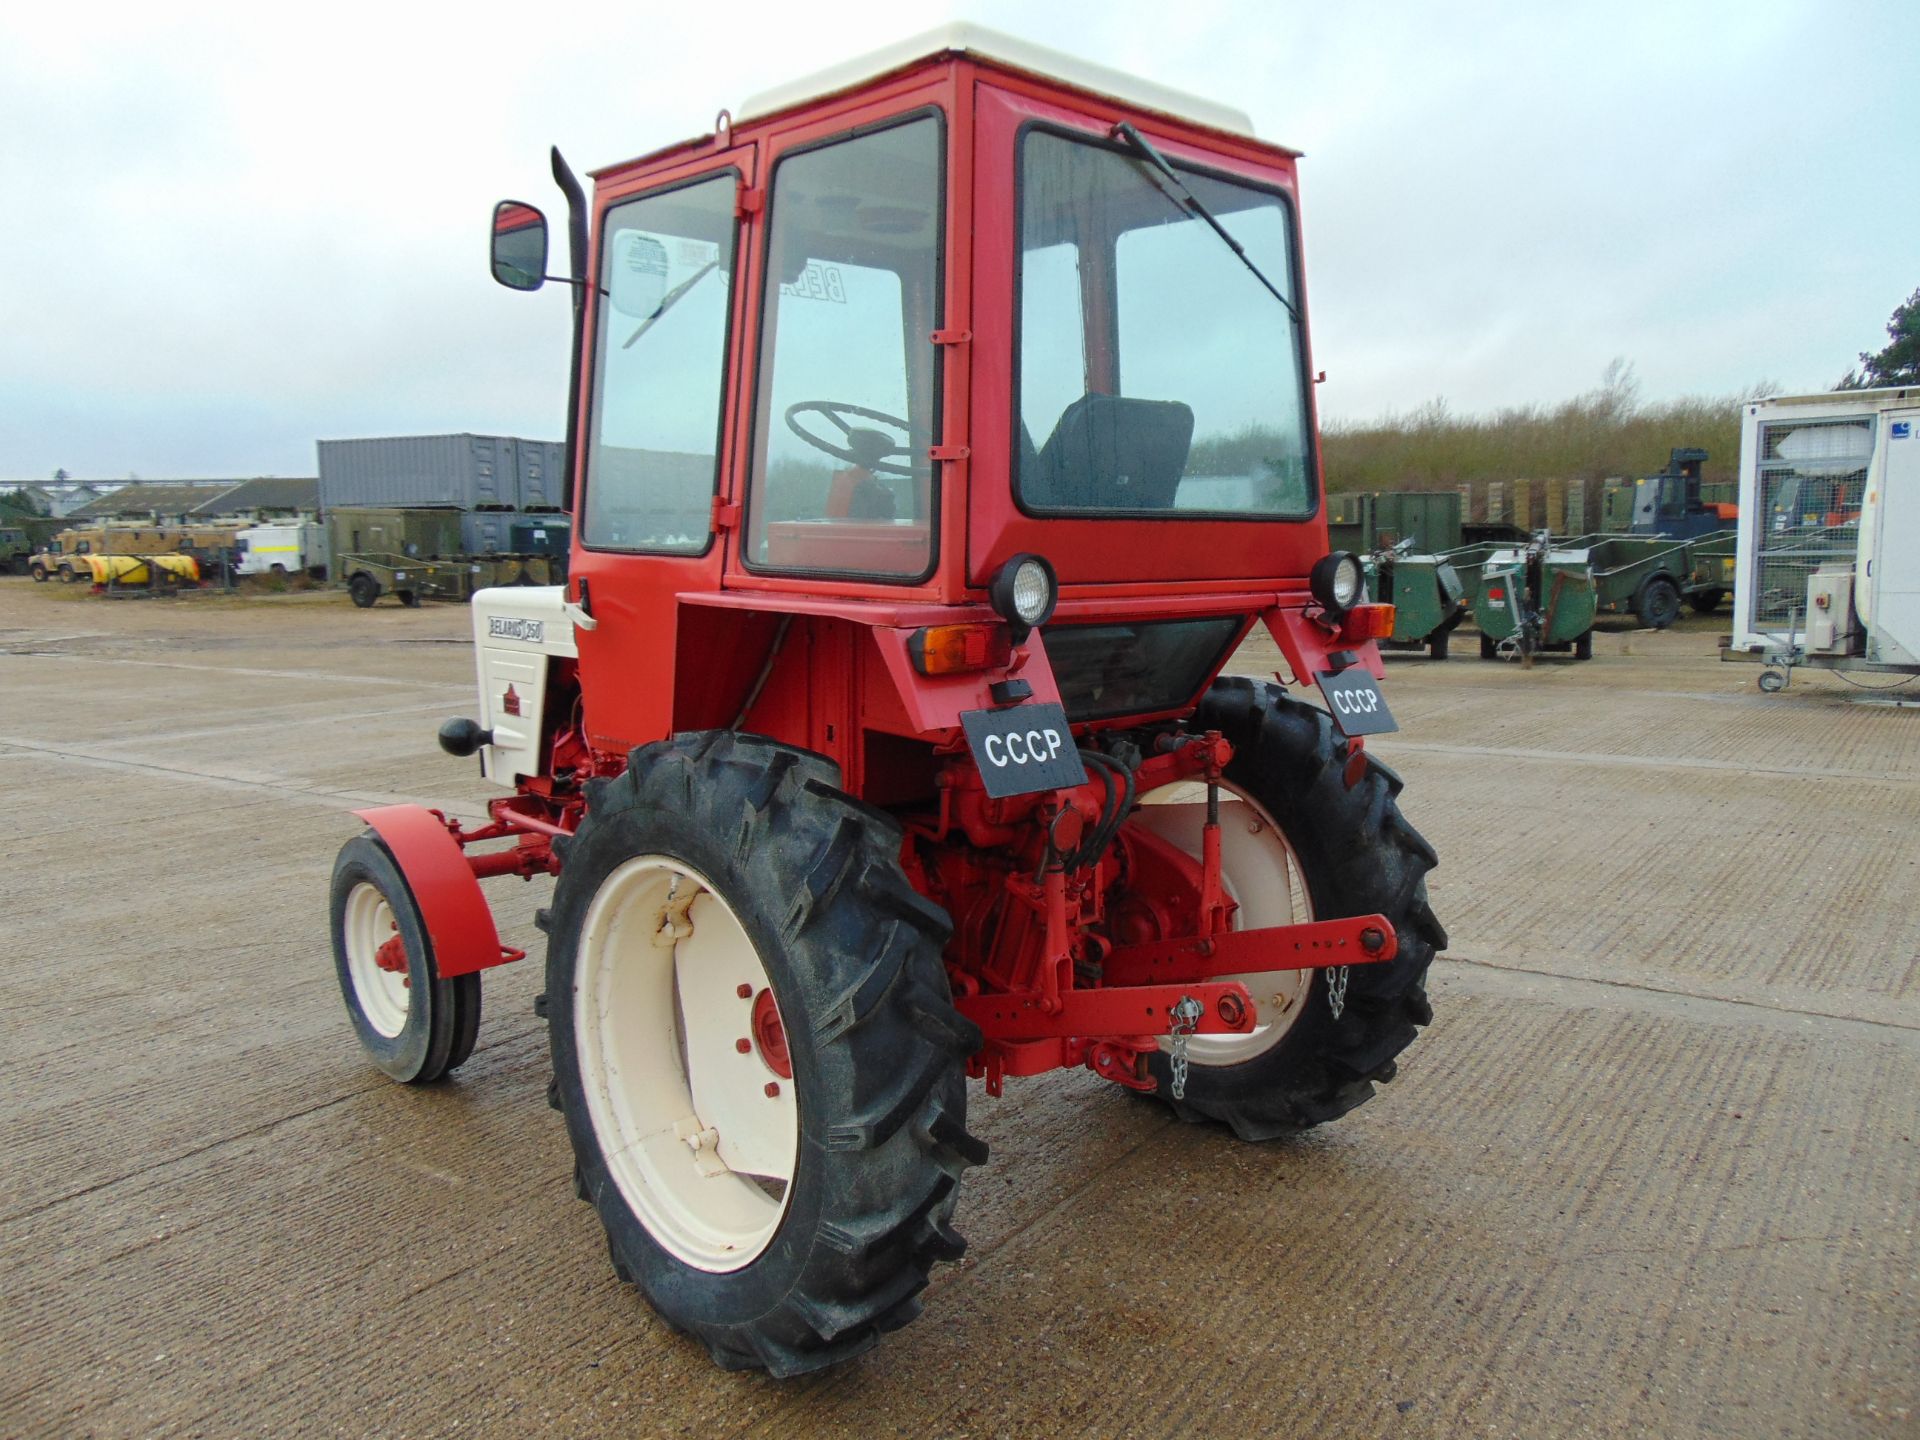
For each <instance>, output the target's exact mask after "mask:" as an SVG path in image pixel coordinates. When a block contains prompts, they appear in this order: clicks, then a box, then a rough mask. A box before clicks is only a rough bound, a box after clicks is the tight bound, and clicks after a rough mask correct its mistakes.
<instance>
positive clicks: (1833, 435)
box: [1749, 416, 1873, 630]
mask: <svg viewBox="0 0 1920 1440" xmlns="http://www.w3.org/2000/svg"><path fill="white" fill-rule="evenodd" d="M1872 458H1873V426H1872V423H1871V421H1870V419H1869V418H1867V417H1864V416H1848V417H1847V418H1845V419H1840V420H1785V421H1778V422H1774V423H1771V424H1763V425H1761V427H1760V462H1759V474H1758V477H1757V479H1758V489H1757V491H1756V499H1757V501H1758V505H1757V509H1758V512H1759V513H1758V516H1757V519H1758V520H1759V526H1758V534H1757V538H1756V542H1755V544H1756V549H1755V554H1754V560H1755V567H1754V574H1755V577H1756V579H1755V584H1754V593H1753V598H1752V604H1753V614H1752V615H1751V617H1750V621H1751V623H1750V625H1749V628H1750V629H1754V630H1759V629H1763V628H1764V629H1773V628H1780V629H1784V628H1786V626H1787V623H1788V621H1789V620H1790V619H1791V617H1792V615H1793V612H1795V611H1796V610H1798V611H1804V610H1805V608H1806V603H1807V577H1808V576H1809V575H1811V574H1813V572H1814V571H1815V570H1817V569H1819V568H1820V567H1821V566H1822V565H1824V564H1827V563H1828V562H1830V561H1840V562H1844V563H1847V564H1851V563H1852V562H1853V559H1854V554H1855V551H1856V549H1857V548H1858V543H1859V538H1860V505H1861V498H1862V496H1863V495H1864V493H1865V491H1866V485H1867V464H1868V462H1869V461H1870V460H1871V459H1872ZM1803 620H1804V616H1803Z"/></svg>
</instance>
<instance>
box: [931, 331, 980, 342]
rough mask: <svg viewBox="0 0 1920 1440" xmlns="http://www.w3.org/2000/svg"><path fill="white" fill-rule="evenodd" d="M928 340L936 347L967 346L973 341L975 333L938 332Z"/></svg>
mask: <svg viewBox="0 0 1920 1440" xmlns="http://www.w3.org/2000/svg"><path fill="white" fill-rule="evenodd" d="M927 338H928V339H929V340H931V341H932V342H933V343H934V344H936V345H965V344H966V343H967V342H968V341H970V340H972V339H973V331H971V330H936V331H934V332H933V333H932V334H931V335H929V336H928V337H927Z"/></svg>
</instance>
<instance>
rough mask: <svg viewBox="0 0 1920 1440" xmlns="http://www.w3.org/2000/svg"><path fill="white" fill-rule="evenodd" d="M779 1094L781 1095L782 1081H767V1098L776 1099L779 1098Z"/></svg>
mask: <svg viewBox="0 0 1920 1440" xmlns="http://www.w3.org/2000/svg"><path fill="white" fill-rule="evenodd" d="M779 1096H780V1082H779V1081H778V1080H769V1081H767V1098H768V1099H769V1100H775V1099H778V1098H779Z"/></svg>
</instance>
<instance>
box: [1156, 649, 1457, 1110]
mask: <svg viewBox="0 0 1920 1440" xmlns="http://www.w3.org/2000/svg"><path fill="white" fill-rule="evenodd" d="M1189 728H1190V729H1192V730H1194V731H1202V730H1219V731H1220V732H1221V733H1222V734H1224V735H1225V736H1226V738H1227V739H1228V740H1229V741H1230V742H1232V744H1233V747H1234V757H1233V763H1232V764H1231V765H1229V766H1228V767H1227V770H1226V775H1225V779H1226V781H1227V784H1228V786H1230V787H1231V788H1232V789H1233V790H1235V791H1236V792H1238V793H1239V794H1240V795H1243V796H1245V797H1246V798H1247V799H1248V800H1251V801H1252V802H1254V804H1255V806H1257V809H1258V812H1263V813H1262V815H1261V818H1262V819H1270V820H1271V822H1272V824H1273V825H1274V827H1276V828H1277V830H1278V832H1279V835H1280V837H1281V839H1282V841H1283V842H1284V845H1285V847H1286V849H1287V850H1288V852H1290V854H1291V856H1292V858H1293V860H1294V862H1295V865H1296V866H1297V869H1298V872H1299V876H1300V878H1301V880H1302V881H1303V882H1304V887H1305V890H1306V897H1305V898H1306V900H1307V902H1308V910H1309V913H1310V915H1311V916H1312V917H1313V918H1315V919H1321V920H1327V919H1333V918H1336V917H1339V916H1343V915H1370V914H1375V913H1378V914H1381V915H1385V916H1386V917H1387V919H1388V920H1390V921H1392V922H1393V927H1394V930H1395V932H1396V933H1397V934H1398V936H1399V952H1398V954H1397V955H1396V956H1395V957H1394V958H1393V959H1392V960H1390V961H1387V962H1386V963H1384V964H1375V965H1355V966H1353V967H1351V968H1350V969H1349V970H1348V972H1347V988H1346V995H1345V1003H1344V1006H1343V1008H1342V1010H1341V1013H1340V1015H1339V1016H1338V1017H1337V1018H1336V1017H1335V1015H1334V1013H1333V1009H1332V1006H1331V1004H1330V1003H1329V994H1328V987H1329V978H1328V973H1327V972H1326V971H1324V970H1321V971H1311V972H1304V973H1306V974H1307V975H1308V976H1309V977H1310V978H1309V979H1308V981H1307V983H1306V984H1305V985H1304V987H1300V988H1299V989H1297V990H1296V991H1295V992H1294V995H1293V997H1292V998H1291V999H1290V1001H1289V1003H1288V1004H1287V1007H1286V1009H1285V1011H1284V1012H1283V1015H1282V1016H1279V1017H1276V1018H1275V1021H1274V1022H1273V1026H1272V1028H1274V1029H1279V1030H1280V1033H1279V1035H1278V1037H1277V1038H1272V1037H1270V1036H1269V1035H1266V1034H1263V1032H1262V1030H1256V1031H1254V1032H1253V1033H1252V1034H1250V1035H1248V1036H1245V1037H1232V1038H1228V1037H1196V1039H1195V1041H1194V1042H1193V1046H1192V1065H1191V1069H1190V1070H1189V1072H1188V1076H1187V1090H1186V1096H1185V1098H1184V1099H1182V1100H1175V1099H1173V1097H1172V1078H1171V1072H1170V1070H1169V1068H1168V1067H1169V1061H1168V1057H1167V1055H1166V1053H1165V1051H1164V1049H1163V1050H1162V1051H1160V1052H1158V1053H1155V1054H1153V1055H1150V1056H1149V1057H1148V1067H1149V1069H1150V1071H1151V1073H1152V1075H1153V1076H1154V1078H1155V1079H1156V1080H1157V1081H1158V1082H1159V1087H1160V1088H1159V1091H1158V1093H1159V1095H1160V1097H1161V1098H1162V1099H1164V1100H1165V1101H1166V1102H1167V1104H1168V1105H1170V1106H1171V1107H1172V1108H1173V1111H1174V1113H1175V1114H1176V1115H1178V1116H1180V1117H1181V1119H1183V1120H1190V1121H1199V1120H1218V1121H1222V1122H1224V1123H1225V1124H1227V1125H1230V1126H1232V1127H1233V1131H1234V1133H1235V1134H1236V1135H1238V1136H1239V1137H1240V1138H1241V1139H1242V1140H1270V1139H1273V1138H1274V1137H1276V1136H1280V1135H1290V1134H1294V1133H1296V1132H1298V1131H1301V1130H1306V1129H1309V1128H1311V1127H1312V1126H1315V1125H1319V1124H1323V1123H1324V1122H1326V1121H1328V1120H1336V1119H1338V1118H1339V1117H1340V1116H1342V1115H1344V1114H1346V1113H1347V1112H1348V1111H1349V1110H1352V1109H1353V1108H1354V1107H1355V1106H1357V1105H1361V1104H1364V1103H1365V1102H1366V1101H1367V1100H1368V1099H1369V1098H1371V1097H1372V1095H1373V1092H1374V1085H1375V1084H1376V1083H1384V1082H1386V1081H1388V1080H1390V1079H1392V1078H1393V1075H1394V1069H1395V1057H1396V1056H1397V1055H1399V1053H1400V1052H1401V1051H1402V1050H1404V1049H1406V1047H1407V1046H1408V1045H1409V1044H1410V1043H1411V1042H1412V1041H1413V1039H1414V1037H1415V1036H1416V1035H1417V1034H1418V1033H1419V1029H1420V1027H1421V1026H1423V1025H1425V1024H1427V1023H1428V1022H1429V1021H1431V1020H1432V1019H1433V1007H1432V1006H1431V1005H1430V1004H1429V1003H1428V1001H1427V992H1426V975H1427V967H1428V966H1429V965H1431V964H1432V963H1433V957H1434V955H1435V954H1436V953H1437V952H1438V951H1439V950H1441V949H1443V948H1445V946H1446V943H1447V934H1446V931H1445V930H1443V929H1442V928H1441V926H1440V922H1439V921H1438V920H1437V919H1435V918H1434V914H1433V910H1432V908H1431V907H1430V906H1429V905H1428V904H1427V882H1426V874H1427V871H1429V870H1431V869H1432V868H1433V867H1434V865H1435V864H1437V863H1438V860H1437V857H1436V856H1435V854H1434V852H1433V847H1432V846H1430V845H1429V844H1427V842H1426V841H1425V840H1423V839H1422V838H1421V837H1420V834H1419V832H1418V831H1416V830H1415V829H1414V828H1413V827H1412V826H1411V825H1409V824H1408V823H1407V822H1406V821H1405V819H1403V818H1402V817H1401V814H1400V809H1399V806H1398V805H1397V804H1395V799H1394V797H1395V796H1397V795H1398V794H1399V793H1400V788H1401V787H1400V779H1399V777H1398V776H1396V775H1395V774H1394V773H1393V772H1392V771H1391V770H1389V769H1387V768H1386V767H1385V766H1383V765H1381V764H1380V763H1379V762H1377V761H1374V760H1371V759H1370V760H1369V761H1368V762H1367V768H1366V773H1365V774H1364V775H1362V776H1361V778H1360V781H1359V783H1358V784H1356V785H1354V786H1353V788H1351V789H1349V788H1348V787H1347V784H1346V780H1345V778H1344V776H1343V774H1342V772H1343V770H1344V768H1345V767H1344V765H1343V764H1342V762H1341V759H1340V757H1339V755H1338V754H1337V752H1336V749H1335V745H1336V741H1337V737H1336V735H1335V734H1334V730H1333V725H1332V723H1331V722H1330V721H1329V720H1328V718H1327V715H1326V712H1325V711H1323V710H1320V709H1317V708H1315V707H1314V706H1311V705H1305V704H1302V703H1300V702H1299V701H1296V700H1292V699H1289V698H1288V697H1287V696H1286V695H1285V694H1284V693H1283V692H1282V691H1281V690H1280V689H1279V687H1277V686H1273V685H1264V684H1260V683H1257V682H1255V681H1251V680H1246V679H1241V678H1237V677H1231V676H1229V677H1227V678H1225V679H1222V680H1219V681H1217V682H1216V683H1215V684H1214V687H1213V689H1212V690H1211V691H1210V692H1208V695H1207V697H1206V699H1205V700H1203V701H1202V702H1201V704H1200V708H1199V711H1198V712H1197V713H1196V714H1195V716H1194V718H1193V721H1192V723H1191V725H1190V727H1189ZM1145 809H1146V807H1144V806H1143V807H1142V809H1141V810H1140V811H1136V812H1135V814H1136V817H1138V816H1139V815H1141V814H1143V813H1144V812H1145ZM1247 828H1251V827H1250V826H1249V827H1247ZM1253 873H1254V874H1255V875H1256V877H1257V876H1258V874H1259V866H1258V865H1257V864H1256V865H1255V867H1254V870H1253ZM1227 878H1228V881H1229V885H1230V886H1231V885H1232V882H1233V876H1232V875H1231V873H1229V874H1228V876H1227ZM1242 903H1243V904H1245V903H1246V897H1245V896H1244V895H1243V897H1242ZM1301 918H1306V917H1304V916H1302V917H1301ZM1262 923H1269V922H1264V921H1263V922H1262ZM1300 973H1302V972H1282V975H1281V976H1269V977H1267V978H1266V983H1267V984H1275V983H1276V982H1278V981H1280V980H1281V979H1282V977H1283V976H1286V975H1288V974H1292V975H1296V976H1297V975H1298V974H1300ZM1254 997H1255V1000H1256V1001H1261V1000H1262V999H1263V998H1264V997H1263V993H1262V990H1261V989H1260V988H1255V989H1254ZM1282 1027H1284V1028H1282ZM1202 1040H1207V1041H1210V1042H1211V1043H1209V1044H1206V1045H1202V1044H1201V1041H1202ZM1236 1052H1238V1053H1236ZM1239 1055H1246V1056H1247V1058H1245V1059H1239V1058H1238V1056H1239Z"/></svg>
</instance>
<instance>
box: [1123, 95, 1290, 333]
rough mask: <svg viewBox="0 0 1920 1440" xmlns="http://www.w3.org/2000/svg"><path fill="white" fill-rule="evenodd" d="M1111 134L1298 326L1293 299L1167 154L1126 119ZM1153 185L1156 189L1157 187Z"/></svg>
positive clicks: (1168, 196) (1170, 198)
mask: <svg viewBox="0 0 1920 1440" xmlns="http://www.w3.org/2000/svg"><path fill="white" fill-rule="evenodd" d="M1113 136H1114V138H1115V139H1117V140H1124V141H1125V142H1126V143H1127V144H1129V145H1131V146H1132V147H1133V148H1134V149H1135V150H1138V151H1139V152H1140V154H1141V156H1142V157H1143V158H1144V159H1145V160H1146V162H1147V163H1148V164H1149V165H1151V166H1153V168H1154V169H1156V170H1158V171H1159V172H1160V173H1161V174H1162V175H1164V176H1165V177H1166V181H1167V184H1168V185H1171V186H1172V187H1173V193H1172V194H1170V195H1169V194H1167V192H1166V191H1165V190H1161V191H1160V193H1161V194H1163V195H1166V196H1167V199H1169V200H1171V201H1172V202H1173V203H1174V204H1176V205H1178V206H1179V207H1180V208H1181V209H1182V210H1185V211H1187V212H1189V213H1190V214H1193V215H1197V216H1199V217H1200V218H1201V219H1202V220H1204V221H1206V222H1207V224H1209V225H1211V226H1212V227H1213V233H1214V234H1216V235H1218V236H1219V237H1220V238H1221V239H1222V240H1224V241H1225V242H1226V244H1227V248H1228V249H1229V250H1231V251H1233V253H1234V254H1235V255H1237V256H1239V257H1240V263H1241V264H1242V265H1244V266H1246V267H1247V269H1248V270H1250V271H1251V272H1252V273H1253V278H1254V279H1256V280H1258V281H1259V282H1260V283H1261V284H1262V285H1264V286H1266V287H1267V293H1268V294H1269V295H1271V296H1273V298H1274V299H1276V300H1278V301H1279V302H1280V303H1281V304H1282V305H1284V306H1285V307H1286V309H1287V314H1289V315H1291V316H1292V317H1293V323H1294V324H1296V325H1298V324H1299V323H1300V312H1299V311H1298V310H1296V309H1294V308H1293V302H1292V301H1291V300H1289V299H1287V297H1286V296H1284V295H1282V294H1281V293H1280V291H1279V290H1278V288H1276V287H1275V285H1274V283H1273V282H1272V281H1271V280H1269V279H1267V277H1266V274H1265V273H1264V272H1263V271H1262V270H1261V269H1260V267H1259V266H1258V265H1256V264H1254V263H1253V257H1252V256H1250V255H1248V254H1247V251H1246V247H1245V246H1244V245H1242V244H1241V243H1240V242H1239V241H1238V240H1236V239H1234V238H1233V236H1232V235H1230V234H1228V233H1227V227H1226V226H1224V225H1222V224H1221V223H1220V222H1219V221H1218V220H1217V219H1215V218H1214V214H1213V212H1212V211H1211V210H1209V209H1207V207H1206V206H1204V205H1202V204H1201V203H1200V201H1199V199H1198V198H1197V197H1196V196H1195V195H1194V193H1193V192H1192V191H1191V190H1189V189H1187V187H1186V184H1185V182H1183V181H1182V180H1181V179H1180V177H1179V175H1178V174H1176V173H1175V172H1174V168H1173V166H1172V165H1171V164H1170V163H1169V162H1168V160H1167V157H1166V156H1164V155H1162V154H1161V153H1160V152H1159V151H1158V150H1156V149H1154V148H1153V142H1152V141H1150V140H1148V139H1147V137H1146V136H1144V135H1142V134H1141V133H1140V132H1139V131H1138V130H1136V129H1134V128H1133V126H1132V125H1131V124H1129V123H1128V122H1127V121H1125V120H1122V121H1121V122H1120V123H1119V124H1118V125H1116V126H1114V127H1113ZM1155 188H1156V189H1159V187H1158V186H1156V187H1155Z"/></svg>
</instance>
